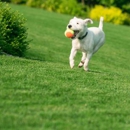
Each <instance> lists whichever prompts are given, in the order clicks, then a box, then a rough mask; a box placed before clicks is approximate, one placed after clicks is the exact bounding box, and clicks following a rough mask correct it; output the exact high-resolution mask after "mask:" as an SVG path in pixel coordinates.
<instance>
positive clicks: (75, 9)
mask: <svg viewBox="0 0 130 130" xmlns="http://www.w3.org/2000/svg"><path fill="white" fill-rule="evenodd" d="M83 7H84V6H83V5H81V4H78V3H77V2H76V1H75V0H69V4H68V1H67V0H62V2H61V4H60V5H59V8H58V10H57V12H60V13H63V14H71V15H76V16H85V15H86V12H85V11H84V10H83Z"/></svg>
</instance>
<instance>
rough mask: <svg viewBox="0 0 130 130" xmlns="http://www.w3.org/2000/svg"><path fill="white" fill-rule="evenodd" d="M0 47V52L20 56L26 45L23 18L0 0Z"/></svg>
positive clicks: (25, 30) (25, 29)
mask: <svg viewBox="0 0 130 130" xmlns="http://www.w3.org/2000/svg"><path fill="white" fill-rule="evenodd" d="M0 39H1V41H0V48H1V51H2V52H5V53H8V54H11V55H17V56H22V55H23V54H24V52H25V51H26V49H27V47H28V42H27V40H26V39H27V28H26V27H25V19H24V18H23V16H22V15H21V14H19V13H18V12H16V11H14V12H12V11H11V8H10V7H9V6H8V5H7V4H4V3H2V2H0Z"/></svg>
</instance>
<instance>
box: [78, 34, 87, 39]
mask: <svg viewBox="0 0 130 130" xmlns="http://www.w3.org/2000/svg"><path fill="white" fill-rule="evenodd" d="M87 35H88V32H86V33H85V35H84V36H82V37H78V39H79V40H82V39H84V38H85V37H86V36H87Z"/></svg>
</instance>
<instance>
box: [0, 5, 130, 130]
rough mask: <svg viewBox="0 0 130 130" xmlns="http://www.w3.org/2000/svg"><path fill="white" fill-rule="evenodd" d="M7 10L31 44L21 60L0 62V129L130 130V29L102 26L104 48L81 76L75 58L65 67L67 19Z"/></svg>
mask: <svg viewBox="0 0 130 130" xmlns="http://www.w3.org/2000/svg"><path fill="white" fill-rule="evenodd" d="M11 7H12V8H13V9H14V10H19V12H21V13H23V14H24V16H25V18H26V19H27V27H28V33H29V40H32V41H31V42H30V49H29V50H28V51H27V53H26V55H25V57H24V58H19V57H12V56H5V55H3V56H0V129H1V130H130V27H128V26H117V25H113V24H109V23H104V31H105V34H106V43H105V45H104V46H103V47H102V48H101V49H100V50H99V51H98V52H97V53H96V54H95V55H94V56H93V58H92V59H91V61H90V64H89V68H90V72H84V70H83V69H79V68H78V67H77V66H78V62H79V61H80V58H81V53H80V52H79V53H78V54H77V57H76V58H75V68H74V69H70V67H69V62H68V57H69V53H70V49H71V40H70V39H67V38H65V36H64V31H65V29H66V25H67V23H68V21H69V19H70V18H72V16H67V15H62V14H57V13H52V12H47V11H43V10H40V9H34V8H28V7H25V6H17V5H11ZM93 26H98V22H96V21H95V22H94V24H93Z"/></svg>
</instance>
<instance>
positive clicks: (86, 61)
mask: <svg viewBox="0 0 130 130" xmlns="http://www.w3.org/2000/svg"><path fill="white" fill-rule="evenodd" d="M91 57H92V53H88V54H87V57H86V60H85V63H84V70H85V71H88V70H89V69H88V63H89V60H90V58H91Z"/></svg>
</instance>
